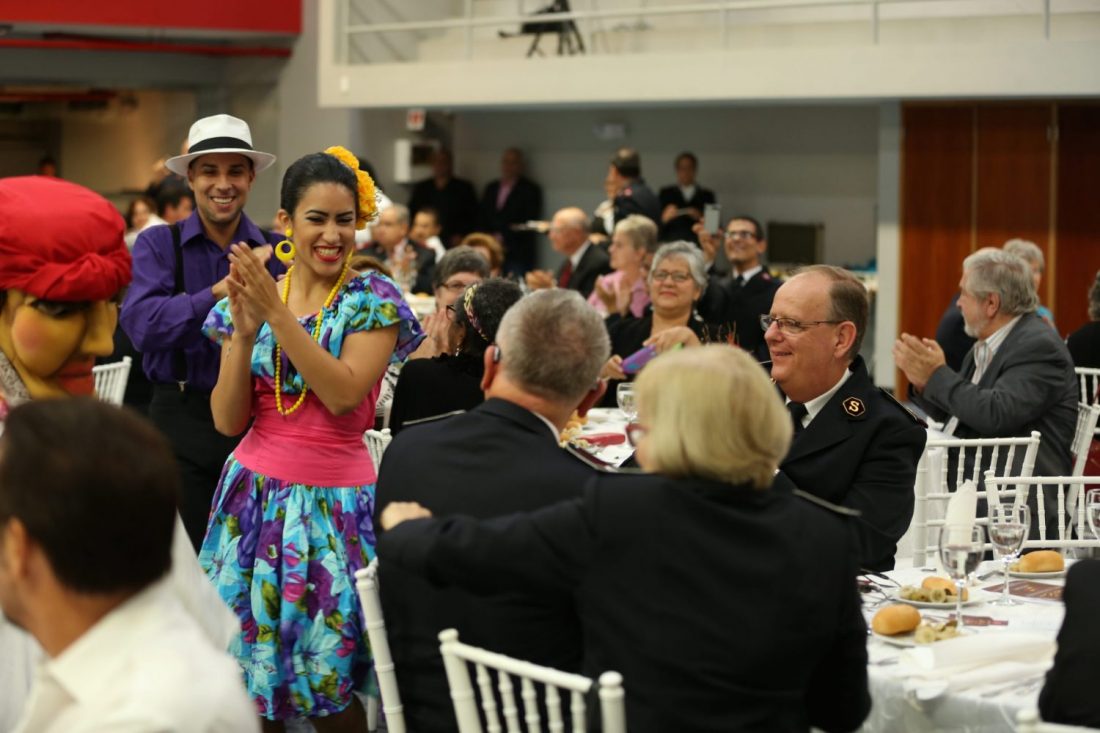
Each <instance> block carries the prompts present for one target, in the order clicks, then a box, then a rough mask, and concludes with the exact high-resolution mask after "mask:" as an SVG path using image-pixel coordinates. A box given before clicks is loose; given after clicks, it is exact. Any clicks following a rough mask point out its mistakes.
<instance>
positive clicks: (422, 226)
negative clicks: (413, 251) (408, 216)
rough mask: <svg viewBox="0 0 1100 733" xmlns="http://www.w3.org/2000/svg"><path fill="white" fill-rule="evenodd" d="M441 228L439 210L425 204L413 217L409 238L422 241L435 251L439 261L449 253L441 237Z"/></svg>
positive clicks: (436, 258)
mask: <svg viewBox="0 0 1100 733" xmlns="http://www.w3.org/2000/svg"><path fill="white" fill-rule="evenodd" d="M441 230H442V227H441V225H440V223H439V212H438V211H436V210H435V209H433V208H432V207H430V206H425V207H423V208H422V209H420V210H419V211H417V212H416V216H414V217H413V220H412V226H411V227H410V228H409V239H411V240H413V241H414V242H420V243H421V244H423V245H424V246H425V247H427V248H429V249H430V250H431V251H432V252H435V261H436V262H439V260H440V259H441V258H442V257H443V255H445V254H447V248H446V247H444V246H443V242H442V241H440V239H439V232H440V231H441Z"/></svg>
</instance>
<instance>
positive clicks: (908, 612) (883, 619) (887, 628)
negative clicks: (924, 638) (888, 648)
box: [871, 603, 920, 636]
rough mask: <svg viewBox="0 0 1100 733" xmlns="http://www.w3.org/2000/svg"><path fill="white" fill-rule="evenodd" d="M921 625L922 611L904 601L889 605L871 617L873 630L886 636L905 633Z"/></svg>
mask: <svg viewBox="0 0 1100 733" xmlns="http://www.w3.org/2000/svg"><path fill="white" fill-rule="evenodd" d="M919 625H920V611H918V610H917V609H915V608H913V607H912V606H908V605H906V604H904V603H895V604H893V605H891V606H887V607H886V608H883V609H882V610H880V611H879V612H878V613H876V614H875V617H874V618H873V619H871V630H872V631H874V632H875V633H876V634H882V635H884V636H894V635H895V634H905V633H908V632H910V631H912V630H913V629H915V628H917V626H919Z"/></svg>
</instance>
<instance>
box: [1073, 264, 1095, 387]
mask: <svg viewBox="0 0 1100 733" xmlns="http://www.w3.org/2000/svg"><path fill="white" fill-rule="evenodd" d="M1089 321H1090V322H1089V323H1086V324H1085V325H1084V326H1081V327H1080V328H1079V329H1077V330H1076V331H1074V332H1073V333H1071V334H1070V335H1069V338H1067V339H1066V347H1068V348H1069V353H1070V356H1072V357H1073V365H1074V366H1075V367H1089V368H1092V369H1097V368H1100V272H1097V273H1096V279H1095V280H1094V281H1093V283H1092V287H1091V288H1089Z"/></svg>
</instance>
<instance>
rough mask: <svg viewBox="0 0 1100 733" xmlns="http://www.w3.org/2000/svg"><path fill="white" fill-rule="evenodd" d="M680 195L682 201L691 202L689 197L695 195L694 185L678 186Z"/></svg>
mask: <svg viewBox="0 0 1100 733" xmlns="http://www.w3.org/2000/svg"><path fill="white" fill-rule="evenodd" d="M680 195H681V196H683V197H684V201H691V197H692V196H694V195H695V184H694V183H693V184H691V185H690V186H680Z"/></svg>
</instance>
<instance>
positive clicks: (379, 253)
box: [363, 204, 435, 293]
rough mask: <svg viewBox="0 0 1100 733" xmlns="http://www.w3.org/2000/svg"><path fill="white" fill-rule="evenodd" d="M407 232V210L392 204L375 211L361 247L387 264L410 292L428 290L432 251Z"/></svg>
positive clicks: (365, 252) (364, 252)
mask: <svg viewBox="0 0 1100 733" xmlns="http://www.w3.org/2000/svg"><path fill="white" fill-rule="evenodd" d="M408 235H409V210H408V209H407V208H406V207H405V206H404V205H403V204H392V205H391V206H389V207H387V208H386V209H383V211H382V213H380V214H379V215H378V221H376V222H375V223H374V225H373V226H372V227H371V245H370V246H369V247H367V248H366V249H365V250H363V254H368V255H370V256H372V257H375V258H377V259H378V260H380V261H381V262H382V263H383V264H385V265H386V267H388V268H390V271H391V272H392V273H393V275H394V277H395V278H396V279H397V281H398V282H399V283H400V284H401V286H402V287H407V288H408V289H409V290H410V291H411V292H413V293H430V292H432V272H433V271H434V270H435V252H433V251H432V250H431V248H429V247H428V246H426V245H424V244H421V243H420V242H414V241H412V240H411V239H409V237H408Z"/></svg>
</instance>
